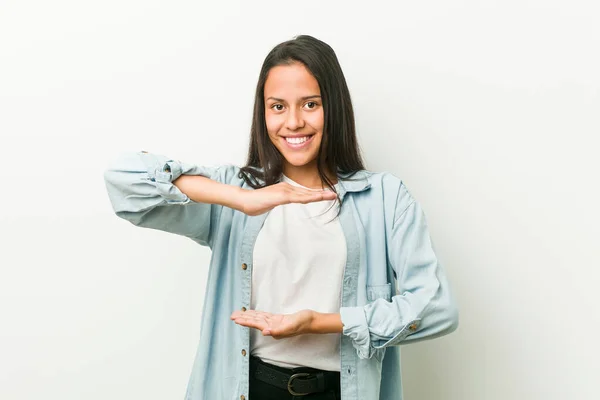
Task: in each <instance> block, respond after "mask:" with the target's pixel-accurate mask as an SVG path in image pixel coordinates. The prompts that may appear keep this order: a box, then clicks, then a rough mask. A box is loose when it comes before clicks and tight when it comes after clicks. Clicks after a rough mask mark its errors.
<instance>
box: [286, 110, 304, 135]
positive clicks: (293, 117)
mask: <svg viewBox="0 0 600 400" xmlns="http://www.w3.org/2000/svg"><path fill="white" fill-rule="evenodd" d="M285 126H286V128H288V129H289V130H290V131H295V130H297V129H300V128H303V127H304V119H303V118H302V113H301V112H300V111H297V110H295V109H293V108H292V109H290V111H289V112H288V115H287V119H286V121H285Z"/></svg>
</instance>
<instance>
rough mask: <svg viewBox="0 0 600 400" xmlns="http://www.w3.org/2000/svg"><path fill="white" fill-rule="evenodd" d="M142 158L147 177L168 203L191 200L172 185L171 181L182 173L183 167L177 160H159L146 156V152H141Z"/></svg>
mask: <svg viewBox="0 0 600 400" xmlns="http://www.w3.org/2000/svg"><path fill="white" fill-rule="evenodd" d="M140 154H141V155H142V159H143V160H144V162H145V164H146V169H147V171H148V176H149V179H150V180H151V181H152V182H154V184H155V186H156V190H157V191H158V193H159V195H160V196H161V197H162V198H163V199H164V200H165V201H166V202H167V203H168V204H180V205H184V204H188V203H189V202H190V201H191V200H190V198H189V197H188V196H187V195H186V194H185V193H183V192H182V191H181V190H179V188H178V187H177V186H175V185H173V181H175V180H176V179H177V178H179V177H180V176H181V175H182V173H183V167H182V165H181V163H180V162H179V161H175V160H167V161H161V160H156V159H155V158H150V157H147V154H148V153H145V152H141V153H140Z"/></svg>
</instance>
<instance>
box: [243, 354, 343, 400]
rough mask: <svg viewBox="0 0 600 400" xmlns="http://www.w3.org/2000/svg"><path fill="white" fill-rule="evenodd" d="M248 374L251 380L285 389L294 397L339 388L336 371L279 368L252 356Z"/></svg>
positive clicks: (338, 377) (338, 378)
mask: <svg viewBox="0 0 600 400" xmlns="http://www.w3.org/2000/svg"><path fill="white" fill-rule="evenodd" d="M288 371H289V372H288ZM250 374H251V376H252V377H253V378H255V379H257V380H259V381H262V382H265V383H268V384H271V385H273V386H276V387H278V388H281V389H285V390H287V391H288V392H290V394H292V395H294V396H304V395H307V394H311V393H320V392H326V391H328V390H339V387H340V373H339V372H337V371H322V370H318V369H314V368H294V369H287V368H281V367H277V366H274V365H270V364H267V363H265V362H264V361H262V360H261V359H260V358H258V357H254V356H251V357H250Z"/></svg>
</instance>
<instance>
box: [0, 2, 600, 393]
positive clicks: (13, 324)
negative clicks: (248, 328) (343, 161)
mask: <svg viewBox="0 0 600 400" xmlns="http://www.w3.org/2000/svg"><path fill="white" fill-rule="evenodd" d="M597 4H598V3H597V2H595V1H592V0H590V1H566V0H563V1H548V0H545V1H544V0H537V1H527V0H518V1H517V0H504V1H492V0H487V1H447V0H446V1H443V0H432V1H421V2H414V1H410V2H409V1H395V2H392V1H390V2H382V1H368V2H361V3H358V2H349V1H323V2H318V1H306V2H273V1H256V0H253V1H231V0H229V1H224V2H216V1H213V2H210V3H209V2H201V1H170V2H168V1H148V0H145V1H142V0H138V1H135V0H118V1H117V0H110V1H107V0H105V1H102V2H100V1H96V2H91V1H75V0H73V1H66V0H56V1H52V2H50V1H37V2H35V1H24V0H19V1H6V0H1V1H0V140H1V146H2V147H1V149H2V152H1V155H2V158H1V162H2V164H1V168H2V171H3V178H2V183H1V184H0V202H1V207H0V235H1V238H0V239H1V240H0V246H1V248H0V250H1V251H0V398H1V399H3V400H4V399H5V400H21V399H28V400H29V399H47V400H50V399H52V400H54V399H56V400H58V399H60V400H81V399H85V400H100V399H102V400H104V399H117V400H119V399H148V400H150V399H157V400H159V399H160V400H162V399H177V398H183V395H184V392H185V387H186V384H187V379H188V375H189V373H190V371H191V364H192V358H193V355H194V352H195V350H196V345H197V342H198V337H199V329H200V327H199V322H200V312H201V307H202V302H203V292H204V286H205V279H206V275H207V264H208V261H209V256H210V254H209V251H208V250H207V249H205V248H201V247H200V246H198V245H196V244H194V243H193V242H192V241H190V240H189V239H185V238H181V237H177V236H173V235H169V234H166V233H162V232H157V231H151V230H146V229H140V228H135V227H134V226H133V225H130V224H128V223H127V222H125V221H122V220H120V219H118V218H117V217H116V216H114V215H113V214H112V209H111V207H110V204H109V202H108V198H107V196H106V192H105V188H104V183H103V176H102V174H103V171H104V169H105V167H106V166H107V165H108V163H109V161H110V160H111V159H112V158H113V157H114V156H115V155H116V154H117V153H119V152H121V151H127V150H142V149H144V150H147V151H151V152H156V153H161V154H165V155H168V156H170V157H173V158H179V159H181V160H185V161H189V162H197V163H200V164H204V165H217V164H222V163H234V164H238V165H240V164H242V163H243V162H244V161H245V155H246V151H247V145H248V136H249V127H250V117H251V108H252V101H253V95H254V87H255V84H256V79H257V76H258V71H259V69H260V65H261V63H262V61H263V59H264V57H265V56H266V54H267V52H268V51H269V50H270V49H271V48H272V47H273V46H275V45H276V44H277V43H279V42H281V41H284V40H287V39H290V38H291V37H293V36H294V35H297V34H302V33H307V34H311V35H313V36H316V37H318V38H320V39H322V40H324V41H326V42H328V43H329V44H330V45H331V46H332V47H333V48H334V49H335V50H336V52H337V55H338V57H339V60H340V63H341V64H342V67H343V69H344V71H345V74H346V78H347V81H348V84H349V87H350V90H351V93H352V97H353V101H354V105H355V109H356V115H357V123H358V130H359V135H360V143H361V145H362V148H363V150H364V155H365V159H366V162H367V166H368V168H369V169H372V170H375V171H384V170H387V171H390V172H392V173H394V174H396V175H397V176H400V177H401V178H402V179H403V180H404V181H405V183H406V185H407V186H408V188H409V189H410V190H411V191H412V193H413V194H414V196H415V197H416V198H417V199H418V200H419V201H420V202H421V204H422V205H423V207H424V209H425V211H426V214H427V216H428V220H429V222H430V226H431V231H432V236H433V239H434V241H435V243H436V248H437V250H438V252H439V255H440V258H441V259H442V260H443V262H444V264H445V266H446V269H447V271H448V275H449V278H450V281H451V284H452V286H453V289H454V292H455V294H456V298H457V300H458V303H459V306H460V312H461V314H460V327H459V329H458V331H457V332H455V333H454V334H452V335H450V336H446V337H444V338H441V339H437V340H434V341H428V342H423V343H419V344H414V345H409V346H406V347H404V348H403V362H404V365H403V369H404V381H405V398H406V399H409V400H411V399H412V400H416V399H419V400H429V399H432V400H433V399H444V400H465V399H468V400H484V399H485V400H495V399H498V400H506V399H528V400H542V399H543V400H553V399H557V400H558V399H560V400H564V399H597V398H598V396H599V395H598V393H597V385H593V381H595V380H596V379H597V376H598V371H599V366H598V360H599V359H600V352H599V351H598V347H597V340H596V338H597V337H598V329H599V328H600V312H599V311H598V309H599V306H600V301H599V298H598V288H599V287H600V260H599V256H598V248H599V247H600V246H599V245H598V242H599V241H600V228H599V227H600V211H599V204H600V195H599V193H600V190H599V189H598V172H599V171H600V165H599V164H600V162H599V158H600V157H598V135H599V134H600V23H599V22H598V21H599V17H600V7H599V6H598V5H597Z"/></svg>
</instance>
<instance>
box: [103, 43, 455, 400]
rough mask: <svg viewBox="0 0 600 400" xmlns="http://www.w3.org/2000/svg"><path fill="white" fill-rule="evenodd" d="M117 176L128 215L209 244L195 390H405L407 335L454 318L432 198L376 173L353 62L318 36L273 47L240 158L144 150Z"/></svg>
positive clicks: (290, 394)
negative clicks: (353, 84) (361, 135)
mask: <svg viewBox="0 0 600 400" xmlns="http://www.w3.org/2000/svg"><path fill="white" fill-rule="evenodd" d="M105 181H106V186H107V189H108V194H109V197H110V199H111V201H112V205H113V208H114V210H115V212H116V214H117V215H118V216H119V217H121V218H124V219H126V220H128V221H130V222H132V223H133V224H134V225H137V226H141V227H146V228H153V229H160V230H163V231H167V232H172V233H176V234H180V235H184V236H187V237H189V238H191V239H192V240H194V241H195V242H197V243H199V244H201V245H204V246H209V247H210V248H211V249H212V252H213V256H212V259H211V262H210V267H209V268H210V269H209V275H208V284H207V290H206V298H205V302H204V310H203V313H202V331H201V336H200V344H199V347H198V351H197V354H196V358H195V362H194V366H193V371H192V374H191V377H190V381H189V385H188V389H187V395H186V400H208V399H211V400H212V399H225V400H235V399H240V400H246V399H250V400H270V399H273V400H275V399H276V400H282V399H306V400H317V399H331V400H335V399H343V400H351V399H354V400H375V399H401V397H402V386H401V381H400V357H399V346H400V345H402V344H406V343H411V342H416V341H419V340H423V339H427V338H433V337H437V336H440V335H443V334H447V333H450V332H452V331H453V330H454V329H456V326H457V323H458V313H457V309H456V306H455V304H454V302H453V300H452V296H451V295H450V292H449V289H448V282H447V280H446V277H445V274H444V271H443V269H442V266H441V265H440V262H439V261H438V259H437V257H436V255H435V253H434V249H433V245H432V242H431V239H430V235H429V232H428V228H427V223H426V219H425V215H424V213H423V210H422V209H421V207H420V206H419V204H418V203H417V202H416V201H415V199H414V198H413V197H412V196H411V194H410V193H409V192H408V190H407V188H406V186H405V185H404V184H403V182H402V181H401V180H400V179H398V178H396V177H395V176H393V175H391V174H389V173H374V172H369V171H366V170H365V168H364V166H363V162H362V160H361V156H360V153H359V148H358V144H357V140H356V132H355V124H354V115H353V109H352V103H351V100H350V94H349V91H348V87H347V85H346V81H345V78H344V75H343V73H342V70H341V67H340V65H339V63H338V60H337V57H336V55H335V53H334V51H333V50H332V49H331V47H329V46H328V45H327V44H325V43H324V42H322V41H320V40H317V39H315V38H313V37H310V36H299V37H296V38H295V39H293V40H290V41H287V42H284V43H281V44H279V45H277V46H276V47H275V48H274V49H273V50H272V51H271V52H270V53H269V54H268V55H267V57H266V59H265V61H264V64H263V67H262V70H261V72H260V76H259V80H258V85H257V89H256V98H255V104H254V116H253V121H252V128H251V137H250V149H249V154H248V160H247V164H246V165H245V166H244V167H243V168H238V167H235V166H231V165H224V166H222V167H219V168H206V167H202V166H199V165H192V164H187V163H184V162H180V161H176V160H172V159H169V158H168V157H164V156H161V155H156V154H149V153H147V152H145V151H141V152H138V153H134V154H125V155H123V156H122V157H120V158H119V159H118V160H116V161H115V163H114V165H112V166H111V167H110V168H109V169H108V170H107V171H106V173H105ZM384 356H385V358H384Z"/></svg>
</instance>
